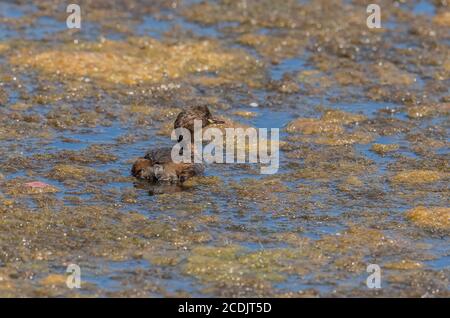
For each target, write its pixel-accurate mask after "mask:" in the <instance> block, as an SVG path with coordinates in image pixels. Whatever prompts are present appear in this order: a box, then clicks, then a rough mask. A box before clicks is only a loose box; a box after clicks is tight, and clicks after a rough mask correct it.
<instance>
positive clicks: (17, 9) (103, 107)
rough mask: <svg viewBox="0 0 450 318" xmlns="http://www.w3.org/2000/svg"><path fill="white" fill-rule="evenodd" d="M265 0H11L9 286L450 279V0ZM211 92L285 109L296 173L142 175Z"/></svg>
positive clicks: (222, 288)
mask: <svg viewBox="0 0 450 318" xmlns="http://www.w3.org/2000/svg"><path fill="white" fill-rule="evenodd" d="M22 2H23V1H22ZM111 3H112V4H111ZM246 3H247V9H244V8H243V7H242V6H243V2H241V1H222V2H221V1H218V2H215V1H211V2H207V3H204V2H199V1H175V2H172V1H164V0H163V1H157V2H156V4H154V5H152V6H142V4H139V1H136V3H135V1H113V2H111V1H95V2H94V1H85V2H84V3H82V4H81V8H82V28H81V30H79V31H74V30H68V29H66V25H65V19H66V13H65V8H64V4H63V3H62V2H61V3H55V2H54V1H45V0H43V1H39V4H38V3H37V2H35V3H33V2H32V1H28V2H27V1H25V4H21V5H16V4H13V3H11V2H9V1H8V2H6V1H0V10H1V14H0V26H1V28H0V122H1V126H0V145H1V149H2V150H3V151H2V156H1V157H0V278H1V279H0V296H67V297H72V296H77V295H79V294H81V295H84V296H121V297H127V296H144V297H146V296H158V297H166V296H194V297H196V296H214V297H217V296H282V297H310V296H313V297H315V296H340V297H345V296H391V297H392V296H427V297H433V296H437V297H448V296H449V295H450V289H449V279H450V275H449V274H450V260H449V256H450V254H449V253H450V250H449V246H450V245H449V234H450V224H449V222H450V220H449V216H450V209H449V208H450V207H449V200H448V197H449V195H448V194H449V187H448V184H449V183H448V181H449V173H450V170H449V151H448V150H449V117H448V116H449V112H450V106H449V105H450V95H449V90H448V87H449V84H450V76H449V74H450V60H449V56H450V46H449V43H450V42H449V40H450V28H449V17H448V7H446V6H444V5H441V4H440V3H441V2H439V1H423V0H421V1H411V2H410V3H409V4H401V5H398V4H397V5H396V4H392V2H391V1H381V8H382V17H383V19H384V17H386V21H389V22H386V24H383V25H385V28H384V29H382V30H378V31H376V30H369V29H368V28H367V27H366V26H365V21H366V16H365V15H364V12H365V7H364V5H365V2H364V1H332V2H331V1H325V0H324V1H312V2H309V1H256V0H255V1H250V0H248V1H247V2H246ZM83 12H85V13H86V16H84V14H83ZM197 103H202V104H208V105H210V108H211V110H212V111H213V112H214V113H215V114H218V116H220V117H222V118H224V119H226V120H227V121H228V122H229V123H231V124H233V125H234V126H253V127H257V128H280V138H281V141H282V145H281V150H280V168H279V171H278V173H277V174H274V175H261V174H260V173H259V166H258V165H254V164H244V165H242V164H241V165H237V164H212V165H209V166H208V167H207V170H206V172H205V176H203V177H198V178H195V179H192V180H189V181H188V182H187V183H186V184H184V185H183V186H180V187H177V186H166V187H162V186H154V185H149V184H146V183H142V182H137V181H136V180H134V179H133V178H132V177H131V176H130V167H131V165H132V163H133V161H134V160H135V159H136V158H137V157H140V156H142V155H143V154H144V153H145V152H146V151H147V150H148V149H150V148H152V147H159V146H170V145H172V143H173V142H172V141H171V140H170V135H169V134H170V125H171V123H172V122H173V120H174V118H175V117H176V115H177V113H178V112H179V111H180V110H181V109H183V108H187V107H189V106H192V105H195V104H197ZM255 103H256V104H257V105H258V106H257V107H252V105H253V106H254V105H255ZM33 181H41V182H44V183H46V184H48V185H50V186H52V188H47V189H46V191H44V193H35V192H33V191H31V190H30V189H29V188H27V187H26V186H24V185H25V184H26V183H28V182H33ZM72 263H73V264H77V265H79V266H80V268H81V279H82V288H81V289H74V290H71V289H68V288H67V287H66V284H65V279H66V272H65V271H66V267H67V265H68V264H72ZM369 264H378V265H379V266H380V267H381V270H382V274H381V285H382V288H381V289H376V290H374V289H369V288H367V286H366V279H367V276H368V275H369V273H367V272H366V268H367V266H368V265H369Z"/></svg>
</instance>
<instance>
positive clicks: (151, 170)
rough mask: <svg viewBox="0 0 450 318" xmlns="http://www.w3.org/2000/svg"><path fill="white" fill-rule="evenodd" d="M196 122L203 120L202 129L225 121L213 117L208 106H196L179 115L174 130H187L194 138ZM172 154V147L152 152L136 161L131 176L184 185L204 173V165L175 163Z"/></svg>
mask: <svg viewBox="0 0 450 318" xmlns="http://www.w3.org/2000/svg"><path fill="white" fill-rule="evenodd" d="M194 120H201V121H202V127H206V126H208V125H210V124H214V123H223V121H221V120H218V119H215V118H214V117H213V116H212V115H211V112H210V111H209V109H208V107H207V106H195V107H192V108H190V109H188V110H183V111H182V112H181V113H179V114H178V116H177V118H176V119H175V123H174V128H175V129H177V128H186V129H188V130H189V131H190V132H191V136H193V135H194ZM181 140H182V136H180V138H179V139H178V142H180V141H181ZM181 151H182V150H181ZM171 153H172V148H170V147H164V148H157V149H153V150H150V151H149V152H147V154H146V155H145V156H144V157H143V158H139V159H137V160H136V162H135V163H134V164H133V167H132V169H131V174H132V175H133V176H134V177H136V178H138V179H143V180H148V181H151V182H170V183H178V182H180V183H182V182H184V181H186V180H187V179H189V178H190V177H193V176H195V175H199V174H201V173H203V171H204V166H203V164H201V163H174V162H173V161H172V156H171Z"/></svg>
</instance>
